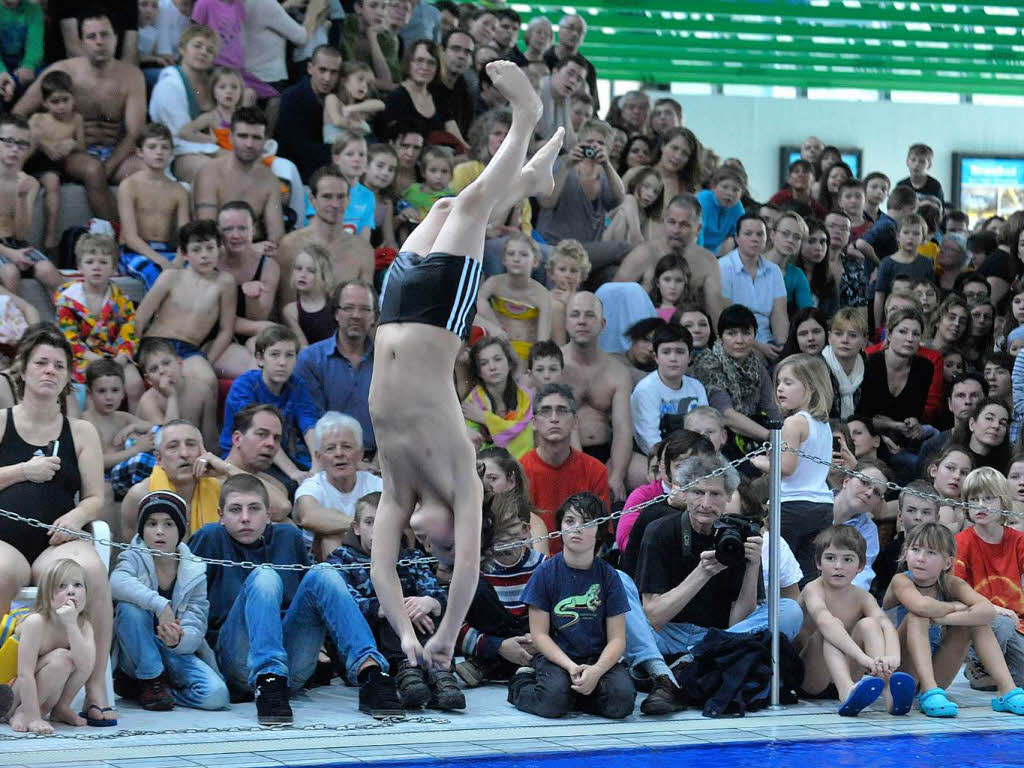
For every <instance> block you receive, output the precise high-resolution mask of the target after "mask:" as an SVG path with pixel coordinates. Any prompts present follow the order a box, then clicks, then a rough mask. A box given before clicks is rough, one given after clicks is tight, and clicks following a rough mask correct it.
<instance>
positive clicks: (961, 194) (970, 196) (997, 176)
mask: <svg viewBox="0 0 1024 768" xmlns="http://www.w3.org/2000/svg"><path fill="white" fill-rule="evenodd" d="M953 206H954V207H956V208H959V209H960V210H962V211H963V212H964V213H966V214H967V215H968V216H969V217H970V219H971V226H974V224H975V222H977V221H978V219H987V218H988V217H989V216H1008V215H1010V214H1011V213H1013V212H1014V211H1018V210H1020V209H1022V208H1024V155H1009V154H1006V155H999V154H984V153H968V152H954V153H953Z"/></svg>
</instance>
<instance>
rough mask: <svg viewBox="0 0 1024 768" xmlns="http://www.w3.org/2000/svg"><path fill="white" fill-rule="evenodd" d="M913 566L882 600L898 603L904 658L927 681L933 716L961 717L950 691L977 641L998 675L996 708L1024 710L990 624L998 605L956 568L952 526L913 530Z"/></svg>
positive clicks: (926, 704)
mask: <svg viewBox="0 0 1024 768" xmlns="http://www.w3.org/2000/svg"><path fill="white" fill-rule="evenodd" d="M904 559H905V560H906V563H907V570H906V571H905V572H904V573H898V574H896V575H895V576H893V579H892V583H891V584H890V585H889V591H888V592H886V594H885V599H884V600H883V602H882V607H883V608H886V609H889V608H896V609H897V611H896V615H897V618H898V619H899V622H898V630H897V631H898V632H899V637H900V651H901V657H902V658H903V659H905V662H904V663H905V664H906V665H907V666H908V667H909V668H911V669H912V670H913V672H914V676H915V677H916V678H917V679H918V681H919V682H920V684H921V694H920V697H919V704H920V707H921V711H922V712H924V714H926V715H927V716H928V717H956V715H957V712H958V709H959V708H958V707H957V705H956V703H954V702H952V701H950V700H949V697H948V696H947V695H946V691H945V690H944V689H945V688H946V686H948V685H949V684H950V683H951V682H952V681H953V678H954V677H956V674H957V672H959V671H960V665H961V664H963V663H964V658H965V657H966V656H967V647H968V645H971V644H973V645H974V650H975V652H976V653H977V654H978V658H979V659H980V661H981V663H982V665H984V667H985V670H986V671H987V672H988V673H989V675H991V676H992V679H993V680H994V681H995V684H996V690H997V691H998V696H996V698H994V699H992V702H991V703H992V709H993V710H995V711H996V712H1012V713H1013V714H1015V715H1024V689H1021V688H1018V687H1015V686H1014V684H1013V678H1012V677H1011V676H1010V670H1009V669H1007V667H1006V661H1005V659H1003V654H1002V652H1001V651H1000V649H999V643H997V642H996V637H995V634H993V632H992V627H991V626H990V624H991V623H992V621H993V620H994V619H995V618H996V615H997V614H996V610H995V607H994V606H993V605H992V603H990V602H989V601H988V600H986V599H985V598H984V597H982V596H981V595H979V594H978V593H977V592H975V591H974V590H973V589H972V588H971V586H970V585H969V584H968V583H967V582H966V581H964V580H963V579H961V578H958V577H956V576H954V575H953V574H952V573H951V571H952V570H953V564H954V561H955V560H956V540H955V539H954V538H953V533H952V532H951V531H950V530H949V528H946V527H945V526H944V525H942V524H940V523H922V524H921V525H919V526H917V527H916V528H914V530H912V531H910V532H909V533H907V545H906V549H905V550H904Z"/></svg>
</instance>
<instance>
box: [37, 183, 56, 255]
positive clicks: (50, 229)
mask: <svg viewBox="0 0 1024 768" xmlns="http://www.w3.org/2000/svg"><path fill="white" fill-rule="evenodd" d="M39 182H40V183H41V184H42V185H43V189H45V190H46V195H45V196H44V200H43V202H44V204H45V207H46V225H45V227H44V230H43V247H44V248H47V249H50V248H56V247H57V219H58V218H59V217H60V176H58V175H57V174H56V173H44V174H43V175H42V176H40V177H39Z"/></svg>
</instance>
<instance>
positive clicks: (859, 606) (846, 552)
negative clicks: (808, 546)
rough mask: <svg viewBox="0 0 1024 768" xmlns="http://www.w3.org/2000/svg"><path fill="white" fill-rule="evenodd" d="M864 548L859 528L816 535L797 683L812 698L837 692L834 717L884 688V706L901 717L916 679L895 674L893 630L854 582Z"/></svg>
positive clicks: (803, 598) (851, 712)
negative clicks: (801, 672)
mask: <svg viewBox="0 0 1024 768" xmlns="http://www.w3.org/2000/svg"><path fill="white" fill-rule="evenodd" d="M866 547H867V545H866V543H865V541H864V537H863V536H861V534H860V532H859V531H857V530H856V529H855V528H851V527H850V526H848V525H833V526H830V527H829V528H826V529H825V530H823V531H822V532H821V533H819V534H818V535H817V536H816V537H815V539H814V557H815V561H816V562H815V564H816V565H817V567H818V570H819V571H820V573H821V575H820V576H818V578H816V579H815V580H814V581H812V582H811V583H810V584H808V585H807V586H806V587H804V590H803V592H802V593H801V594H800V600H799V602H800V607H801V608H803V610H804V628H803V630H802V636H803V649H802V651H801V653H800V658H801V660H802V661H803V663H804V680H803V683H802V685H801V687H802V689H803V690H804V691H805V692H807V693H808V694H810V695H811V696H813V697H817V696H820V695H821V694H822V693H823V692H825V691H829V692H830V693H834V694H836V695H837V697H838V698H839V700H840V701H841V702H842V704H841V705H840V706H839V714H840V715H843V716H846V717H853V716H856V715H857V714H859V713H860V711H861V710H863V709H864V708H865V707H867V706H868V705H869V704H871V703H872V702H873V701H874V700H875V699H877V698H878V697H879V696H880V695H881V694H882V692H883V690H884V689H886V686H888V690H886V692H885V699H886V709H887V710H888V711H889V714H892V715H905V714H907V712H909V711H910V707H911V706H912V705H913V703H914V679H913V678H912V677H911V676H910V675H908V674H906V673H905V672H898V671H897V669H898V668H899V666H900V643H899V638H897V636H896V629H895V627H893V625H892V622H891V621H889V619H888V618H887V617H886V615H885V614H884V613H882V609H881V608H879V607H878V603H876V602H875V601H874V599H873V598H872V597H871V595H870V594H869V593H868V592H867V590H864V589H861V588H860V587H858V586H856V585H855V584H854V583H853V577H854V576H855V575H856V574H858V573H859V572H860V571H861V570H862V569H863V568H864V564H865V562H866V560H865V552H866ZM855 678H859V679H857V680H855Z"/></svg>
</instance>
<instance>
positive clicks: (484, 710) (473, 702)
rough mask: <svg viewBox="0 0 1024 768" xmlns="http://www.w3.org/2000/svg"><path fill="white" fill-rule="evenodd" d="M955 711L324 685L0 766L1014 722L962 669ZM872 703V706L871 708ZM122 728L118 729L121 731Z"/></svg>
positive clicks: (133, 765) (174, 763)
mask: <svg viewBox="0 0 1024 768" xmlns="http://www.w3.org/2000/svg"><path fill="white" fill-rule="evenodd" d="M951 695H952V697H953V698H954V699H956V701H957V702H958V703H959V704H960V717H958V718H955V719H952V720H944V721H939V720H931V719H928V718H925V717H924V716H923V715H921V713H920V712H917V711H915V712H913V713H911V714H910V715H909V716H907V717H903V718H892V717H890V716H889V715H887V714H885V713H884V712H882V711H881V710H880V708H878V709H873V710H869V711H867V712H864V713H862V714H861V716H860V717H859V718H857V719H856V720H853V719H847V718H840V717H839V716H838V715H836V714H835V708H836V707H835V704H834V703H829V702H802V703H800V704H799V705H797V706H793V707H786V708H784V709H781V710H779V711H762V712H757V713H754V714H751V715H748V716H747V717H745V718H742V719H727V720H709V719H706V718H704V717H702V716H701V714H700V712H699V711H696V710H689V711H687V712H682V713H679V714H678V715H674V716H672V717H664V718H649V717H643V716H642V715H640V712H639V709H637V711H636V712H635V713H634V714H633V715H632V716H631V717H629V718H627V719H625V720H621V721H609V720H602V719H600V718H595V717H590V716H587V715H576V716H573V717H569V718H565V719H562V720H553V721H549V720H542V719H540V718H536V717H532V716H530V715H525V714H523V713H521V712H518V711H517V710H515V709H514V708H512V707H511V706H510V705H509V704H508V703H507V702H506V700H505V689H504V688H503V687H499V686H489V687H484V688H479V689H476V690H473V691H468V692H467V701H468V704H469V707H468V710H467V711H466V712H454V713H440V712H430V711H425V712H422V713H413V715H412V716H410V717H409V718H407V719H406V720H404V721H400V722H395V723H379V722H377V721H374V720H372V719H370V718H369V717H366V716H365V715H361V714H359V713H358V711H357V709H356V691H355V689H353V688H347V687H345V686H343V685H341V684H339V683H338V681H335V684H334V685H333V686H331V687H330V688H318V689H316V690H314V691H311V692H306V693H302V694H300V695H299V696H297V697H295V698H294V699H293V701H292V706H293V709H294V710H295V724H296V727H295V728H290V729H281V730H266V729H260V728H257V727H256V724H255V723H256V715H255V705H253V704H240V705H236V706H234V707H232V708H231V710H230V711H226V712H217V713H208V712H197V711H195V710H188V709H180V708H179V709H176V710H174V711H173V712H145V711H143V710H141V709H139V708H138V707H136V706H133V705H131V704H129V703H127V702H123V701H122V702H120V706H119V713H120V719H121V725H120V726H119V727H118V728H112V729H110V730H109V731H105V730H101V729H96V728H82V729H76V728H70V727H66V726H62V727H59V729H58V735H57V736H56V737H31V736H22V735H20V734H13V733H11V732H10V731H9V730H7V729H6V727H3V726H0V728H3V730H2V731H0V766H3V767H4V768H30V767H32V768H34V767H36V766H47V767H51V766H52V767H53V768H281V767H282V766H307V765H308V766H313V765H368V764H375V763H386V762H390V761H394V760H410V759H412V760H421V761H424V762H426V761H429V760H431V759H434V760H437V761H438V765H439V766H441V765H444V764H445V762H446V760H449V759H451V758H455V757H470V756H479V757H493V756H499V755H522V754H525V753H530V752H545V753H553V752H572V751H577V750H579V751H586V750H593V749H636V748H638V747H653V748H657V747H660V746H667V745H707V744H709V743H735V742H741V741H767V740H772V739H775V740H806V739H829V738H832V739H835V738H840V739H852V738H870V737H884V736H895V735H898V734H912V733H913V734H924V735H926V734H929V733H941V732H965V731H992V730H1018V731H1024V718H1015V717H1014V716H1012V715H1005V714H995V713H993V712H992V711H991V709H990V708H989V706H988V701H989V698H990V695H989V694H981V693H977V692H974V691H971V690H970V689H969V688H968V687H967V684H966V681H965V680H964V679H963V678H962V677H961V678H960V679H959V680H958V681H957V682H956V683H954V685H953V686H952V688H951ZM879 707H880V705H879ZM129 728H130V729H132V730H127V729H129Z"/></svg>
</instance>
